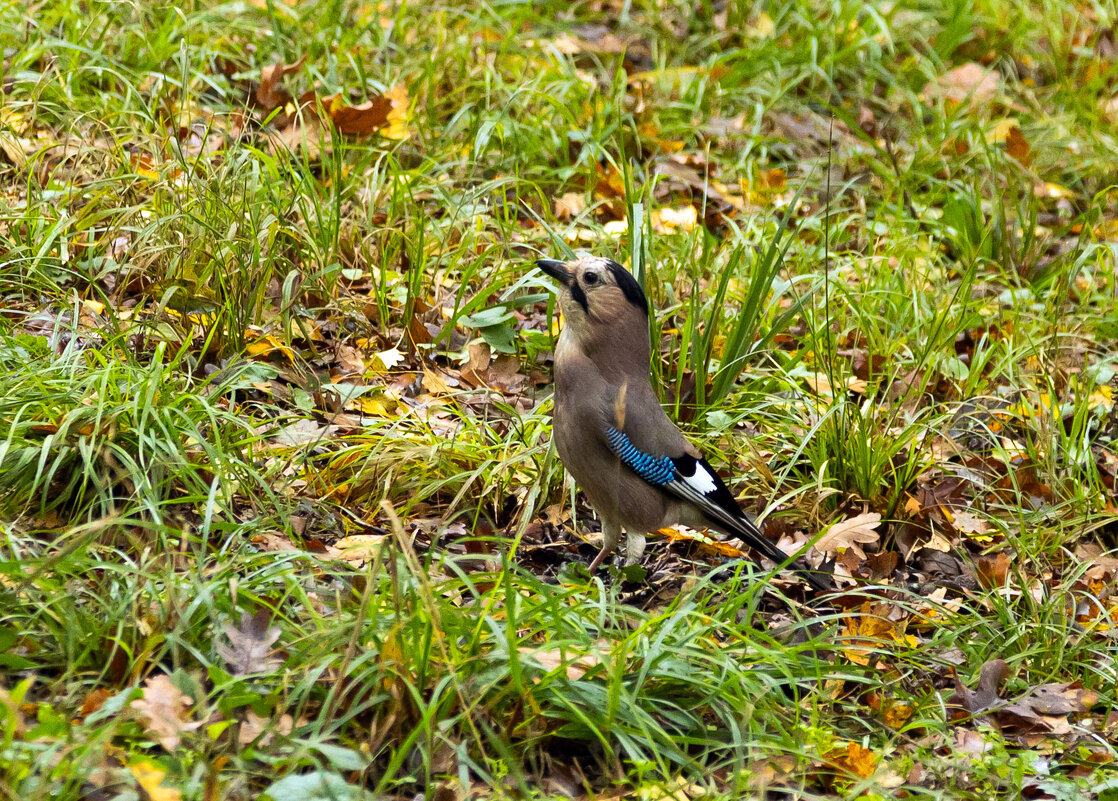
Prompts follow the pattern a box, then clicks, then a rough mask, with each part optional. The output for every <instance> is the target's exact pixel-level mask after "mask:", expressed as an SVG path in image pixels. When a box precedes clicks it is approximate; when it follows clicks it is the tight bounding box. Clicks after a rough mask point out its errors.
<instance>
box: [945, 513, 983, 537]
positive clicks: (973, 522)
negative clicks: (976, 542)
mask: <svg viewBox="0 0 1118 801" xmlns="http://www.w3.org/2000/svg"><path fill="white" fill-rule="evenodd" d="M951 525H952V526H954V527H955V530H956V531H958V532H959V533H961V534H978V535H983V534H987V533H988V532H989V531H990V526H989V525H988V524H987V523H986V521H985V520H983V519H982V518H980V517H979V516H978V515H976V514H974V513H973V512H957V513H955V514H954V515H952V516H951Z"/></svg>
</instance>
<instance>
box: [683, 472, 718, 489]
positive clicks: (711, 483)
mask: <svg viewBox="0 0 1118 801" xmlns="http://www.w3.org/2000/svg"><path fill="white" fill-rule="evenodd" d="M683 481H684V483H685V484H687V486H689V487H691V489H693V490H695V491H696V492H698V493H699V494H700V495H708V494H709V493H711V492H714V489H715V487H717V486H718V485H717V484H715V477H714V476H713V475H712V474H711V473H710V472H709V471H708V470H707V469H706V468H705V467H703V466H702V465H701V464H696V465H695V475H693V476H684V477H683Z"/></svg>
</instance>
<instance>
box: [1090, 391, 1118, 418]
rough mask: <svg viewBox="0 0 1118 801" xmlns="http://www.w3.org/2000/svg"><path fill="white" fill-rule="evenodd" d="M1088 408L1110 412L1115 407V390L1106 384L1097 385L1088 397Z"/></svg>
mask: <svg viewBox="0 0 1118 801" xmlns="http://www.w3.org/2000/svg"><path fill="white" fill-rule="evenodd" d="M1087 408H1088V409H1090V410H1091V411H1097V410H1099V409H1102V410H1103V411H1106V412H1109V411H1110V410H1111V409H1113V408H1114V390H1113V389H1112V388H1111V387H1109V386H1107V385H1105V384H1104V385H1102V386H1100V387H1097V388H1096V389H1095V391H1094V392H1092V393H1091V395H1090V397H1088V398H1087Z"/></svg>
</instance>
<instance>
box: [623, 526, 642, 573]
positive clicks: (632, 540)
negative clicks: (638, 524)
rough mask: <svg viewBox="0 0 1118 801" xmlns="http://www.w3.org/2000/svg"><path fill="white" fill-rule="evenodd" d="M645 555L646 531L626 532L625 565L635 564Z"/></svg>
mask: <svg viewBox="0 0 1118 801" xmlns="http://www.w3.org/2000/svg"><path fill="white" fill-rule="evenodd" d="M642 556H644V532H643V531H627V532H625V566H626V567H629V566H630V565H635V564H637V563H639V562H640V560H641V557H642Z"/></svg>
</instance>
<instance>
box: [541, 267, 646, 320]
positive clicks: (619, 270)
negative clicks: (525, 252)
mask: <svg viewBox="0 0 1118 801" xmlns="http://www.w3.org/2000/svg"><path fill="white" fill-rule="evenodd" d="M536 266H537V267H539V268H540V269H541V270H543V271H544V272H545V273H547V274H548V275H550V276H551V277H552V278H554V279H555V280H556V281H558V282H559V307H560V308H561V309H562V310H563V318H564V321H565V327H566V328H567V329H568V330H570V331H571V333H573V334H574V335H575V336H576V337H577V338H578V339H579V340H581V341H588V340H592V339H597V338H598V337H599V336H600V335H602V334H603V333H605V332H612V333H610V334H607V335H609V336H616V335H617V334H618V329H619V328H624V327H625V326H628V325H632V326H634V332H635V333H636V334H637V335H639V336H641V337H643V338H645V339H647V336H648V299H647V298H645V295H644V290H642V289H641V286H640V284H638V283H637V280H636V279H635V278H633V276H632V274H630V273H629V271H628V270H626V269H625V268H624V267H622V266H621V265H620V264H618V263H617V262H615V261H612V260H610V259H603V258H599V257H597V256H584V257H582V258H579V259H574V260H573V261H557V260H555V259H539V260H537V261H536ZM622 335H624V334H622Z"/></svg>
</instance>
